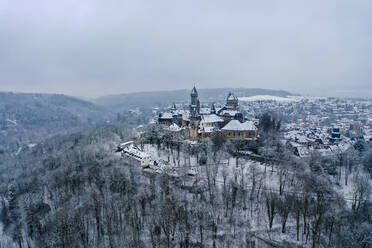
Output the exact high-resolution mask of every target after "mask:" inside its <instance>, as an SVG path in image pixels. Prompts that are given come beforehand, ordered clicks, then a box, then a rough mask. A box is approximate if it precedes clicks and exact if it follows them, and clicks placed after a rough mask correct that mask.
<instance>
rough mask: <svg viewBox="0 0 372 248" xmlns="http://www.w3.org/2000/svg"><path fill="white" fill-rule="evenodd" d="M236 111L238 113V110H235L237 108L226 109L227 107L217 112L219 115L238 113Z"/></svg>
mask: <svg viewBox="0 0 372 248" xmlns="http://www.w3.org/2000/svg"><path fill="white" fill-rule="evenodd" d="M238 113H239V111H237V110H227V109H225V110H222V111H221V112H220V113H219V114H220V115H229V116H235V114H238Z"/></svg>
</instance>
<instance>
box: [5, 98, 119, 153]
mask: <svg viewBox="0 0 372 248" xmlns="http://www.w3.org/2000/svg"><path fill="white" fill-rule="evenodd" d="M111 117H112V114H111V113H109V112H108V111H107V110H105V109H104V108H102V107H98V106H96V105H94V104H92V103H90V102H86V101H83V100H79V99H76V98H73V97H69V96H65V95H55V94H25V93H5V92H0V152H6V151H16V150H17V149H19V147H20V146H22V145H24V144H28V143H33V142H38V141H40V140H42V139H44V138H46V137H50V136H52V135H55V134H60V133H68V132H71V131H78V130H82V129H84V128H88V127H95V126H97V125H101V124H103V123H105V122H106V121H108V120H110V119H111Z"/></svg>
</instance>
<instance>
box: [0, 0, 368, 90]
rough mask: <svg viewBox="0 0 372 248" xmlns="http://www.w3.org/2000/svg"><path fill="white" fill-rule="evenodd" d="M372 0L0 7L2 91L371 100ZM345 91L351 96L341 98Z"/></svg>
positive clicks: (10, 1) (12, 3) (40, 1)
mask: <svg viewBox="0 0 372 248" xmlns="http://www.w3.org/2000/svg"><path fill="white" fill-rule="evenodd" d="M371 7H372V2H371V1H363V0H357V1H347V0H338V1H336V0H330V1H321V0H315V1H306V2H304V1H295V0H293V1H233V2H231V1H170V0H165V1H141V0H140V1H113V0H109V1H99V0H91V1H88V0H81V1H73V0H66V1H46V0H35V1H24V0H23V1H21V0H3V1H1V3H0V54H1V56H0V74H1V77H0V90H5V91H9V90H12V91H33V92H34V91H38V92H59V93H66V94H72V95H85V96H98V95H103V94H112V93H122V92H132V91H141V90H160V89H179V88H190V87H191V86H192V85H193V84H194V83H195V82H196V83H197V86H198V87H203V88H210V87H262V88H272V89H285V90H289V91H293V92H299V93H304V94H317V95H319V94H328V95H337V94H338V95H345V94H346V95H348V94H351V95H363V96H371V95H372V93H371V92H372V86H371V85H372V84H371V83H370V78H371V71H372V70H371V69H372V68H371V65H372V63H371V62H372V58H371V56H370V54H371V44H372V34H371V32H369V27H371V26H372V21H371V20H372V17H371V16H370V13H369V10H370V9H371ZM345 92H348V93H345Z"/></svg>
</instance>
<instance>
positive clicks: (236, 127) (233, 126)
mask: <svg viewBox="0 0 372 248" xmlns="http://www.w3.org/2000/svg"><path fill="white" fill-rule="evenodd" d="M222 130H226V131H256V130H257V127H256V126H255V125H254V123H253V122H252V121H246V122H243V123H241V122H240V121H238V120H231V121H230V122H229V123H227V124H226V126H224V127H223V128H222Z"/></svg>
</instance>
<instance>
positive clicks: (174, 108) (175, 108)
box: [171, 103, 177, 111]
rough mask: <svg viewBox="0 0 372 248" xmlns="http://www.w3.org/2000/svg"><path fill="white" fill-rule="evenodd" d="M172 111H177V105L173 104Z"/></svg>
mask: <svg viewBox="0 0 372 248" xmlns="http://www.w3.org/2000/svg"><path fill="white" fill-rule="evenodd" d="M171 110H173V111H174V110H177V107H176V104H175V103H173V104H172V107H171Z"/></svg>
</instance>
